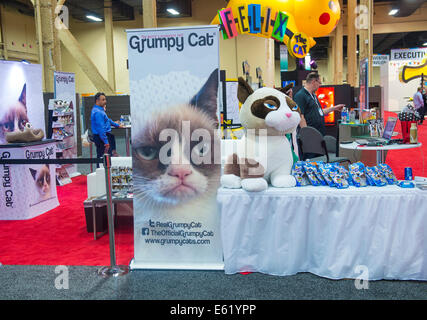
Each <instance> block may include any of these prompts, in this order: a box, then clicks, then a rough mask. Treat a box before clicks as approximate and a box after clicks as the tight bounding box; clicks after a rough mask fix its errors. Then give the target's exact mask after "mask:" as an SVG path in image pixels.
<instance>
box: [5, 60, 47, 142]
mask: <svg viewBox="0 0 427 320" xmlns="http://www.w3.org/2000/svg"><path fill="white" fill-rule="evenodd" d="M27 122H30V123H31V125H32V126H33V128H36V129H42V130H43V131H45V116H44V103H43V88H42V68H41V65H38V64H24V63H22V62H16V61H0V144H5V143H7V142H6V133H7V132H14V131H19V130H20V131H22V130H23V129H24V127H25V124H26V123H27Z"/></svg>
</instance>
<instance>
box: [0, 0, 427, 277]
mask: <svg viewBox="0 0 427 320" xmlns="http://www.w3.org/2000/svg"><path fill="white" fill-rule="evenodd" d="M261 2H262V1H261ZM329 2H330V3H332V4H333V5H331V4H329V9H328V10H329V11H330V15H328V19H326V18H324V21H323V20H322V21H323V22H322V23H320V24H319V23H318V22H316V23H314V22H313V21H310V17H309V16H307V17H305V16H304V17H301V16H298V12H300V10H299V11H298V10H295V11H294V9H290V8H287V7H280V6H279V7H274V8H273V7H270V6H268V3H267V2H266V5H264V4H246V2H245V5H244V6H243V7H244V10H243V9H238V7H236V6H235V3H236V1H234V2H233V1H230V3H229V6H228V7H227V8H224V9H222V10H219V11H218V16H217V17H216V18H215V19H214V21H213V24H211V25H206V26H191V27H190V26H189V27H174V28H172V27H171V28H156V29H131V30H126V32H127V42H128V65H129V84H130V94H129V96H117V97H110V96H108V97H107V99H108V100H109V101H110V98H111V104H110V102H109V107H108V109H107V114H108V115H109V116H110V117H111V118H113V120H116V119H117V118H119V117H120V118H121V120H120V121H121V123H122V124H125V125H126V126H124V127H123V128H121V129H122V131H121V132H120V133H117V135H120V134H123V135H124V136H125V137H126V139H125V140H126V156H125V157H111V158H110V157H109V156H105V157H104V159H92V160H91V159H84V158H81V157H80V158H79V157H78V156H77V145H78V141H79V139H80V137H78V134H77V132H82V133H84V132H85V131H86V130H87V129H90V110H91V107H92V106H93V96H90V97H85V98H82V99H81V106H82V110H77V109H78V108H77V106H78V105H80V102H79V101H76V91H75V81H76V79H75V77H74V74H72V73H63V72H55V76H54V79H55V92H54V95H53V98H52V99H48V102H47V104H46V103H45V102H44V101H43V92H42V88H41V74H42V69H41V66H40V65H36V64H23V63H21V62H6V61H0V78H2V79H5V81H2V82H1V84H0V96H2V97H5V99H8V100H7V101H6V103H4V104H3V105H2V106H0V108H2V109H0V112H1V114H0V129H1V132H0V139H3V140H0V143H1V145H0V154H1V160H0V164H1V165H2V166H3V169H2V172H1V174H2V184H1V186H0V188H1V189H0V194H1V195H2V196H1V197H0V199H1V200H0V220H8V222H10V221H9V220H19V221H15V222H13V221H12V222H11V223H15V224H13V225H12V224H10V225H12V226H14V227H16V228H17V229H19V223H21V224H22V223H30V222H31V219H34V218H37V219H41V218H42V216H44V217H45V218H44V219H53V220H55V222H54V223H53V225H55V226H58V228H61V226H60V224H61V223H62V222H63V223H64V224H66V223H69V219H72V217H66V216H65V215H67V212H70V213H71V212H72V213H73V215H80V216H79V218H78V219H79V220H78V223H79V224H80V228H83V229H84V230H83V231H82V230H81V229H79V230H80V231H79V232H80V233H79V234H78V236H76V237H75V238H72V241H68V240H67V239H66V235H65V236H64V238H62V241H63V242H62V244H63V245H65V246H68V245H69V246H72V245H73V243H80V244H82V246H83V244H84V245H85V246H86V248H85V249H86V250H88V251H86V252H85V259H86V258H87V257H89V256H91V257H90V258H93V256H96V255H97V254H101V253H100V252H99V251H100V250H97V249H94V248H98V247H97V245H100V244H102V245H103V247H102V248H103V251H104V252H103V253H102V254H103V255H104V256H103V257H104V258H106V257H107V258H110V260H109V263H110V266H109V267H107V269H103V270H102V271H101V272H100V274H102V275H104V276H105V275H107V276H108V275H120V274H125V273H126V268H122V266H121V265H123V264H128V265H129V268H130V269H131V270H140V269H163V270H177V269H178V270H223V271H224V272H225V273H227V274H235V273H244V272H261V273H266V274H271V275H279V276H285V275H293V274H296V273H299V272H310V273H313V274H316V275H318V276H321V277H326V278H330V279H344V278H352V279H353V278H357V277H358V278H361V279H367V280H380V279H399V280H427V268H426V266H425V261H426V260H427V250H426V243H427V241H426V235H425V229H426V226H427V211H426V210H425V203H426V200H427V192H426V190H427V178H422V177H421V176H422V175H425V173H424V159H423V156H422V155H423V154H424V153H423V152H424V151H423V150H424V149H423V148H425V147H424V146H423V142H427V139H426V140H422V139H425V137H424V136H421V131H419V133H420V135H419V136H418V137H417V136H415V135H414V132H415V131H414V130H412V129H410V128H409V127H411V125H409V126H405V125H404V124H413V123H415V125H416V121H417V113H416V112H415V110H413V108H406V109H403V107H405V105H406V101H405V103H403V101H402V100H399V101H397V102H396V95H399V98H398V99H403V98H405V97H404V95H405V94H406V92H415V91H414V90H413V87H414V86H415V87H416V86H417V85H419V83H420V80H421V81H422V79H423V73H422V72H421V73H420V72H419V69H421V68H424V67H423V64H422V63H423V62H422V61H425V60H423V59H420V61H418V60H417V61H415V64H414V65H413V64H412V61H411V63H409V62H408V61H407V60H405V61H404V62H402V63H403V64H404V65H405V66H408V67H411V68H406V69H405V68H401V69H399V70H400V71H399V72H400V73H399V72H398V73H397V76H398V77H399V76H400V79H401V80H402V81H400V80H399V81H400V82H399V85H402V86H403V85H406V84H410V88H411V89H410V90H409V91H408V90H407V88H406V87H405V91H398V90H397V89H396V88H397V85H398V84H397V83H396V79H395V78H396V74H395V73H393V72H395V70H397V69H396V68H397V66H400V67H402V66H403V65H402V63H397V62H395V61H394V59H393V58H392V59H391V60H390V61H389V62H387V63H386V64H385V65H384V66H383V67H381V68H382V70H384V72H382V78H383V77H384V79H385V80H386V82H387V84H383V83H382V85H381V87H379V88H369V84H368V71H367V69H366V63H367V62H366V61H362V63H361V65H360V77H359V78H360V83H359V88H357V89H356V88H353V87H351V86H349V85H324V86H322V87H320V89H319V90H318V91H317V92H316V97H313V96H312V98H313V99H314V101H315V103H316V104H317V105H319V112H320V113H321V115H323V111H322V109H325V108H329V107H331V106H334V105H336V104H338V103H344V104H345V105H346V107H347V108H349V107H351V109H352V110H348V113H345V111H343V112H332V113H330V114H329V116H328V117H325V121H326V133H327V134H326V135H327V136H329V137H331V140H330V141H332V142H326V139H324V138H323V136H321V137H320V138H319V140H316V139H318V136H317V135H316V134H317V133H318V132H317V133H316V132H309V131H308V130H309V128H310V127H305V128H299V125H300V123H301V108H300V107H299V106H298V105H297V104H296V103H295V101H294V99H293V98H291V97H290V96H289V91H286V92H287V93H286V94H285V93H284V92H283V90H280V89H282V88H272V87H267V86H263V82H262V71H261V70H258V72H257V75H259V77H257V80H256V81H252V79H251V77H250V73H249V67H250V66H249V64H250V61H249V62H248V61H242V64H243V71H244V77H245V76H246V78H244V77H240V78H239V79H229V78H228V77H227V74H226V70H221V68H220V57H219V45H220V41H219V39H220V37H222V38H223V39H227V40H228V39H233V38H235V37H238V36H239V34H241V33H245V34H250V35H253V36H258V37H264V38H273V39H275V40H276V41H279V42H283V43H285V44H287V45H288V48H289V55H291V56H292V57H294V58H301V59H302V58H304V57H305V56H306V55H307V54H308V52H309V50H310V48H311V47H313V46H314V45H315V41H314V37H321V36H326V35H328V34H329V33H330V32H331V31H332V30H333V28H334V27H335V25H336V23H337V21H338V20H339V19H340V7H339V4H338V2H337V1H329ZM327 3H328V2H327V1H326V2H325V1H319V2H313V5H314V4H315V6H318V7H319V8H320V9H322V8H323V7H322V6H323V5H324V4H326V6H328V4H327ZM281 5H282V4H281ZM283 6H285V4H283ZM240 8H242V6H240ZM319 8H317V7H316V8H315V9H319ZM323 9H324V8H323ZM325 10H326V9H325ZM243 12H245V14H243ZM326 20H327V21H326ZM218 25H219V26H218ZM420 50H421V49H420ZM421 51H423V52H424V54H426V53H427V49H425V48H423V49H422V50H421ZM392 55H393V52H392ZM424 56H425V55H424ZM424 56H423V57H424ZM424 59H425V58H424ZM412 67H416V68H412ZM417 68H418V69H417ZM413 69H414V70H413ZM393 70H394V71H393ZM423 70H424V69H423ZM306 74H307V73H305V75H306ZM294 75H295V77H297V78H296V79H290V78H283V79H282V80H283V81H294V82H293V83H295V86H294V88H293V95H292V96H293V97H295V94H296V92H297V91H298V90H299V89H301V88H302V85H303V83H302V82H301V83H299V80H298V77H299V75H298V74H297V73H295V74H294ZM283 76H284V77H292V76H293V75H292V74H287V75H283ZM405 81H406V82H405ZM411 81H412V82H411ZM382 88H384V90H383V89H382ZM288 89H289V88H287V90H288ZM301 90H305V89H301ZM404 92H405V93H404ZM355 101H356V102H355ZM115 105H117V106H121V108H123V109H117V108H115V107H113V106H115ZM9 106H10V107H9ZM316 112H317V111H316ZM392 112H395V113H399V115H397V114H393V113H392ZM125 115H126V116H127V117H124V116H125ZM80 116H82V118H83V119H82V121H81V124H83V126H82V128H81V129H80V128H79V126H81V124H80V123H79V122H78V121H77V119H78V117H80ZM418 116H419V115H418ZM28 123H30V124H31V126H27V124H28ZM17 125H18V127H16V126H17ZM14 126H15V127H14ZM404 126H405V129H404ZM400 127H401V128H400ZM78 128H79V130H77V129H78ZM36 129H42V130H43V132H44V133H46V134H45V137H44V138H43V139H39V140H38V141H27V142H25V141H24V142H23V141H18V142H10V141H11V137H12V136H14V135H17V136H19V137H20V135H23V134H24V133H26V132H29V133H28V134H30V133H32V134H33V133H34V132H35V131H34V130H36ZM307 129H308V130H307ZM316 131H317V130H316ZM397 131H399V132H400V133H401V134H402V137H401V138H400V137H399V138H396V136H395V132H397ZM306 132H307V133H306ZM113 133H114V131H113ZM305 134H307V137H308V138H305V136H304V135H305ZM423 134H424V133H423ZM21 138H22V139H24V140H25V139H26V138H25V136H24V137H21ZM393 138H394V142H390V141H393ZM406 138H408V141H406ZM85 139H86V140H85V141H84V142H82V143H83V145H87V146H91V148H92V147H94V145H93V141H92V140H91V139H90V137H89V136H86V137H85ZM307 139H308V140H307ZM370 139H376V140H370ZM317 142H318V144H316V143H317ZM404 149H405V151H404V152H409V151H408V150H410V149H411V150H412V151H413V150H415V152H419V153H418V154H419V155H420V159H421V158H422V160H418V161H419V162H420V161H422V163H423V170H419V171H417V172H418V175H420V177H417V179H414V175H415V174H414V171H415V169H414V171H412V168H405V177H404V179H401V176H402V172H397V170H401V169H402V168H401V167H395V166H393V165H391V164H390V163H389V161H388V158H387V152H388V153H389V154H390V153H393V152H398V151H396V150H404ZM313 153H314V154H317V156H316V157H315V156H313V155H312V154H313ZM307 155H309V156H307ZM92 158H94V156H92ZM13 160H21V162H19V161H17V162H14V163H13V164H12V162H13ZM43 160H46V164H42V163H41V162H42V161H43ZM47 160H49V161H47ZM57 160H61V161H62V162H61V161H58V162H56V163H55V161H57ZM66 160H69V161H66ZM8 161H9V163H8ZM85 161H86V162H85ZM78 163H91V164H98V165H99V166H100V167H99V168H97V169H93V172H92V173H90V174H88V175H87V176H85V177H82V176H79V173H78V167H77V164H78ZM397 168H398V169H397ZM416 170H418V167H417V169H416ZM91 171H92V170H91ZM76 181H77V182H76ZM67 188H68V189H67ZM60 193H61V197H64V199H65V198H67V196H68V198H67V202H66V204H67V205H68V207H63V203H61V197H60V196H58V194H60ZM70 195H72V196H70ZM73 197H75V199H78V202H79V204H78V206H76V207H73V206H75V205H76V203H77V202H71V201H72V198H73ZM83 197H84V199H83ZM58 206H61V208H60V207H58ZM56 207H58V208H56ZM55 208H56V209H55ZM55 210H56V211H55ZM68 210H69V211H68ZM48 211H50V213H46V212H48ZM52 212H54V213H55V215H56V216H55V217H53V215H52ZM79 212H80V213H79ZM49 214H50V215H51V216H50V218H49V217H48V215H49ZM120 215H122V216H123V215H128V216H131V217H132V218H131V219H132V221H133V228H132V230H131V231H130V232H129V234H128V238H127V239H126V241H123V240H120V241H117V239H115V235H116V236H117V234H116V233H115V228H119V229H120V226H119V225H118V220H117V219H118V217H119V216H120ZM58 217H61V221H60V219H59V218H58ZM62 219H63V220H64V221H62ZM21 220H26V221H21ZM37 221H47V220H37ZM76 221H77V220H76ZM2 223H5V221H0V228H1V227H2ZM39 224H40V228H43V226H41V224H42V223H39ZM76 225H77V222H76ZM27 226H28V225H27ZM74 226H75V225H74ZM60 230H62V231H61V232H64V233H65V234H66V233H75V230H72V228H71V229H70V224H67V226H66V227H63V228H62V229H60ZM66 230H67V231H66ZM104 234H106V235H105V236H104ZM74 236H75V235H74ZM74 236H73V237H74ZM107 237H108V240H109V243H108V244H107V240H106V238H107ZM0 239H1V238H0ZM82 239H84V242H83V240H82ZM3 240H4V239H3ZM3 243H4V242H3ZM132 243H133V247H132ZM122 245H126V249H125V250H126V252H127V253H128V254H131V257H130V258H132V259H128V260H127V262H125V263H123V260H124V259H123V258H122V256H120V257H119V261H117V255H116V254H117V252H116V250H117V251H120V248H121V246H122ZM116 246H117V248H116ZM2 250H6V249H2ZM69 251H70V252H75V251H77V250H74V249H70V250H69ZM4 252H6V251H4ZM120 254H121V253H120ZM10 256H12V254H10ZM30 256H31V255H30ZM83 256H84V255H81V257H83ZM6 257H7V255H6ZM79 257H80V256H79ZM127 258H129V257H128V256H127ZM107 260H108V259H107ZM50 261H53V260H50ZM70 261H71V260H70ZM73 261H75V260H73ZM87 261H92V260H89V259H88V260H87ZM102 261H103V262H105V261H106V260H102ZM2 263H8V261H5V260H4V261H2ZM80 263H82V262H80ZM107 263H108V262H105V264H107ZM76 264H79V262H76ZM125 267H126V266H125Z"/></svg>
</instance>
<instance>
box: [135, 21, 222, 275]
mask: <svg viewBox="0 0 427 320" xmlns="http://www.w3.org/2000/svg"><path fill="white" fill-rule="evenodd" d="M127 39H128V54H129V77H130V105H131V116H132V157H133V162H132V165H133V183H134V202H133V203H134V232H135V235H134V236H135V238H134V239H135V240H134V248H135V249H134V250H135V257H134V259H133V261H132V263H131V268H133V269H135V268H155V269H223V259H222V246H221V237H220V217H219V213H218V208H217V203H216V193H217V189H218V187H219V179H220V150H217V149H216V148H217V147H218V146H219V144H215V142H218V140H217V139H218V135H219V134H218V131H217V130H216V129H217V128H218V108H217V105H218V87H219V71H218V70H219V45H218V27H217V26H197V27H184V28H160V29H138V30H127ZM214 149H215V151H216V152H214ZM219 149H220V148H219ZM214 157H216V160H217V161H214V159H213V158H214ZM218 159H219V161H218ZM200 160H201V161H200ZM214 162H215V163H214ZM216 163H218V164H216Z"/></svg>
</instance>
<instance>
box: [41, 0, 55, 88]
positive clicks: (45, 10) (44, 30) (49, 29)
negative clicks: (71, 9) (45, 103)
mask: <svg viewBox="0 0 427 320" xmlns="http://www.w3.org/2000/svg"><path fill="white" fill-rule="evenodd" d="M37 2H38V3H39V5H40V9H39V10H40V16H38V19H40V22H39V25H40V29H41V38H42V39H41V40H42V41H41V43H42V50H43V74H44V90H45V91H46V92H53V71H55V65H54V34H53V33H54V31H53V29H54V26H53V22H54V21H53V14H52V13H53V10H54V8H53V6H52V0H38V1H37Z"/></svg>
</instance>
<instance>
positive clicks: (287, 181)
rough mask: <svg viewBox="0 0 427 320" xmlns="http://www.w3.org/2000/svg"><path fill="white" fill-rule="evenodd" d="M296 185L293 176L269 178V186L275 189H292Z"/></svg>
mask: <svg viewBox="0 0 427 320" xmlns="http://www.w3.org/2000/svg"><path fill="white" fill-rule="evenodd" d="M296 184H297V182H296V180H295V178H294V177H293V176H285V175H283V176H277V177H274V178H271V185H272V186H273V187H276V188H292V187H295V186H296Z"/></svg>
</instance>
